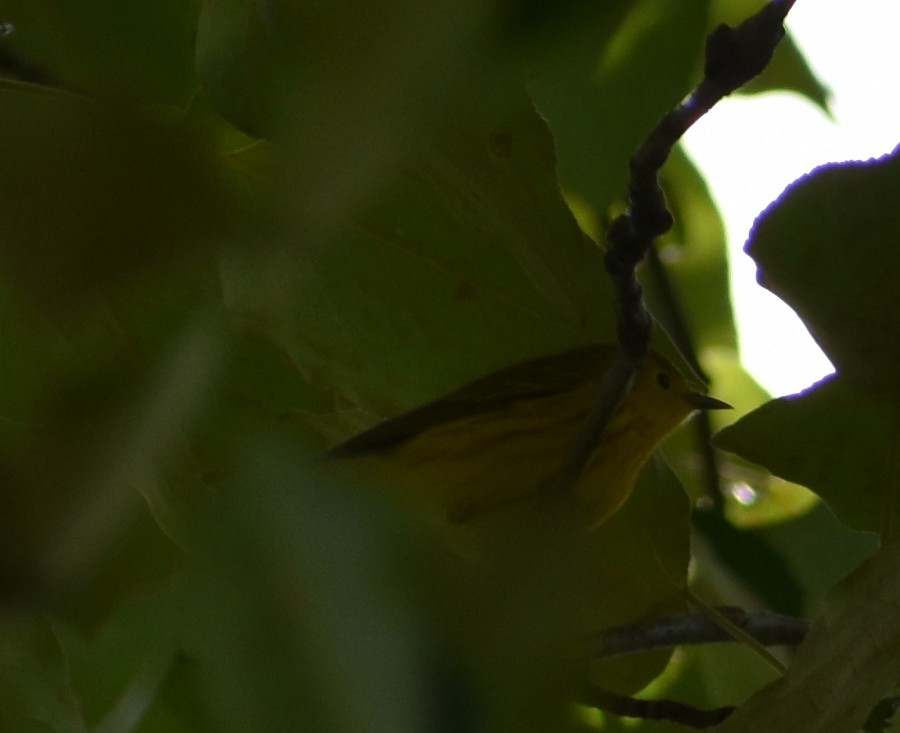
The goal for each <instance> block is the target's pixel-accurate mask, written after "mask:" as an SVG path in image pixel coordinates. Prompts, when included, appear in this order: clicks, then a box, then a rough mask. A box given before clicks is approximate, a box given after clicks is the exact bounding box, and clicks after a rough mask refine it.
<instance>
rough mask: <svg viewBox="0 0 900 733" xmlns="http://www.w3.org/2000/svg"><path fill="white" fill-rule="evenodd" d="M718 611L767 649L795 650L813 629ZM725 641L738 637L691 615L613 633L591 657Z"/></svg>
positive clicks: (797, 621) (795, 621)
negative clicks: (784, 648)
mask: <svg viewBox="0 0 900 733" xmlns="http://www.w3.org/2000/svg"><path fill="white" fill-rule="evenodd" d="M718 611H719V613H720V614H722V615H723V616H725V617H726V618H727V619H728V620H729V621H731V622H732V623H733V624H734V625H735V626H737V627H739V628H741V629H742V630H743V631H745V632H746V633H747V634H749V635H750V636H752V637H753V638H754V639H756V640H757V641H758V642H759V643H760V644H763V645H765V646H778V645H787V646H794V645H796V644H799V643H800V642H801V641H803V639H804V638H805V636H806V632H807V631H808V629H809V622H808V621H807V620H806V619H801V618H795V617H793V616H783V615H782V614H778V613H770V612H769V611H756V612H751V611H745V610H743V609H742V608H735V607H733V606H724V607H721V608H719V609H718ZM722 641H734V637H733V636H732V635H731V634H729V633H728V631H727V630H725V629H723V628H722V627H721V626H720V625H719V624H716V623H715V622H714V621H713V620H712V619H710V618H709V617H708V616H707V615H704V614H690V615H687V616H675V617H672V618H664V619H657V620H655V621H648V622H645V623H638V624H630V625H628V626H620V627H618V628H615V629H611V630H609V631H607V632H605V633H604V634H603V635H602V636H600V637H599V638H598V639H597V640H596V641H595V642H594V644H593V645H592V646H591V648H590V650H589V654H590V656H591V658H592V659H605V658H607V657H616V656H621V655H623V654H634V653H636V652H646V651H652V650H654V649H671V648H673V647H676V646H682V645H684V644H709V643H712V642H722Z"/></svg>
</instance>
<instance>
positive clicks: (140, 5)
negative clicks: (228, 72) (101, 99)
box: [0, 0, 200, 105]
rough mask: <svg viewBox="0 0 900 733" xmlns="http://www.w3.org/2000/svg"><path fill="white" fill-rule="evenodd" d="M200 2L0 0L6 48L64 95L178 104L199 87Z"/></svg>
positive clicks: (165, 0) (196, 0)
mask: <svg viewBox="0 0 900 733" xmlns="http://www.w3.org/2000/svg"><path fill="white" fill-rule="evenodd" d="M199 4H200V3H199V0H131V1H130V2H128V3H120V2H116V0H53V2H40V3H35V2H30V0H3V2H2V3H0V13H2V17H3V20H4V21H6V22H9V23H12V25H13V26H14V28H15V31H14V33H13V35H12V36H11V37H10V38H4V39H3V43H4V44H10V45H11V46H12V47H13V48H14V49H15V50H16V51H18V52H19V53H21V54H23V56H24V57H25V58H26V59H27V60H28V61H29V62H30V63H32V64H34V65H36V66H38V67H40V68H42V69H44V70H45V71H47V72H49V73H50V74H51V75H52V76H54V77H55V78H57V79H59V81H60V82H61V83H63V84H65V85H67V86H68V87H69V88H72V89H79V90H82V91H84V92H87V93H90V94H100V95H103V96H109V95H115V96H118V97H123V96H124V97H126V98H133V99H138V100H139V101H140V102H142V103H145V104H146V103H151V104H175V105H183V104H184V103H186V102H187V100H188V98H189V97H190V95H191V94H192V93H193V92H194V91H195V89H196V87H197V80H196V77H195V74H194V67H193V45H194V35H195V28H196V23H197V10H198V6H199Z"/></svg>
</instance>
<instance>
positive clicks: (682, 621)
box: [581, 606, 809, 728]
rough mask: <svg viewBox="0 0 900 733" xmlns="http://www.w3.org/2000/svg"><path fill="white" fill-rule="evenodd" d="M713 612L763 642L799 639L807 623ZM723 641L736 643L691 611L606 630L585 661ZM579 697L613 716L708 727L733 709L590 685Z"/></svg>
mask: <svg viewBox="0 0 900 733" xmlns="http://www.w3.org/2000/svg"><path fill="white" fill-rule="evenodd" d="M717 610H718V613H719V614H721V615H722V616H725V617H726V618H727V619H728V620H729V621H731V623H733V624H735V625H736V626H738V627H740V628H741V629H742V630H743V631H744V632H746V633H747V634H749V635H750V636H752V637H753V638H754V639H756V640H757V641H758V642H760V643H761V644H764V645H766V646H779V645H790V646H794V645H797V644H799V643H800V642H802V641H803V639H804V638H805V637H806V633H807V631H808V629H809V622H807V621H806V620H805V619H799V618H793V617H791V616H782V615H781V614H777V613H769V612H768V611H760V612H749V611H744V610H743V609H740V608H734V607H730V606H729V607H723V608H719V609H717ZM728 641H735V639H734V637H733V636H731V635H730V634H729V633H728V631H726V630H725V629H723V628H722V627H721V626H720V625H718V624H717V623H715V622H714V621H713V620H712V619H710V618H709V617H708V616H706V615H701V614H696V615H693V614H692V615H688V616H678V617H673V618H666V619H658V620H655V621H650V622H646V623H641V624H631V625H629V626H622V627H619V628H616V629H611V630H609V631H607V632H605V633H604V634H603V635H602V636H600V637H599V638H598V639H597V640H596V641H595V643H594V644H593V645H592V646H591V648H590V649H589V659H590V660H591V661H598V660H600V659H605V658H609V657H616V656H621V655H624V654H634V653H638V652H645V651H652V650H655V649H670V648H673V647H676V646H682V645H686V644H709V643H713V642H728ZM581 701H582V702H583V703H584V704H585V705H589V706H591V707H595V708H598V709H600V710H604V711H605V712H608V713H612V714H614V715H620V716H623V717H627V718H641V719H644V720H668V721H671V722H674V723H679V724H681V725H685V726H688V727H690V728H709V727H711V726H714V725H718V724H719V723H721V722H722V721H723V720H725V718H727V717H728V716H729V715H731V713H732V712H734V710H735V708H734V706H726V707H720V708H713V709H711V710H704V709H702V708H698V707H695V706H693V705H688V704H687V703H683V702H678V701H676V700H643V699H640V698H635V697H629V696H627V695H618V694H616V693H613V692H609V691H608V690H604V689H602V688H600V687H599V686H597V685H590V684H588V685H586V686H585V689H584V690H583V692H582V700H581Z"/></svg>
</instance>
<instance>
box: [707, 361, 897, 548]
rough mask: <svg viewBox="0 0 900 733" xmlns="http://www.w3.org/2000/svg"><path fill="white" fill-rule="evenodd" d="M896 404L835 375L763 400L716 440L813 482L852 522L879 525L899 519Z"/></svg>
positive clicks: (778, 470)
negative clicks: (792, 437) (799, 438)
mask: <svg viewBox="0 0 900 733" xmlns="http://www.w3.org/2000/svg"><path fill="white" fill-rule="evenodd" d="M895 410H896V407H895V406H894V404H893V402H892V398H891V395H890V394H888V393H883V394H881V395H879V394H878V393H876V392H873V391H871V390H860V389H858V388H855V387H854V385H853V383H852V382H851V381H850V380H848V379H842V378H841V377H832V378H828V379H825V380H823V381H822V382H819V383H818V384H817V385H815V386H814V387H812V388H810V389H809V390H806V391H804V392H802V393H801V394H799V395H794V396H792V397H786V398H781V399H778V400H774V401H772V402H769V403H767V404H765V405H763V406H762V407H760V408H759V409H758V410H756V411H755V412H752V413H750V415H748V416H747V417H745V418H743V419H742V420H740V421H739V422H738V423H736V424H735V425H733V426H731V427H729V428H725V430H723V431H722V432H720V433H719V434H718V435H717V436H716V444H717V445H719V446H720V447H722V448H725V449H726V450H731V451H734V452H735V453H738V454H740V455H742V456H744V457H745V458H747V459H748V460H751V461H754V462H755V463H759V464H761V465H764V466H766V467H767V468H768V469H769V470H770V471H772V472H773V473H775V474H777V475H779V476H782V477H784V478H786V479H788V480H790V481H795V482H797V483H800V484H803V485H804V486H808V487H810V488H811V489H813V490H814V491H815V492H816V493H817V494H819V495H820V496H821V497H822V498H823V499H825V501H827V502H828V504H829V506H831V508H832V509H833V510H834V511H835V512H836V513H837V514H838V516H839V517H840V518H841V520H842V521H843V522H845V523H847V524H848V525H850V526H851V527H854V528H856V529H866V530H872V531H882V532H883V531H886V530H887V529H888V528H889V527H891V526H892V525H893V526H895V527H896V526H898V521H900V514H898V512H900V507H898V506H897V503H898V502H897V487H896V478H895V475H894V471H895V469H894V453H895V445H896V437H895V436H896V427H895V421H894V417H893V414H894V412H895ZM776 429H777V431H778V432H777V433H776V434H773V431H775V430H776ZM782 435H797V436H803V440H802V441H791V440H783V439H778V438H777V436H782Z"/></svg>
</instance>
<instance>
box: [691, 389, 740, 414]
mask: <svg viewBox="0 0 900 733" xmlns="http://www.w3.org/2000/svg"><path fill="white" fill-rule="evenodd" d="M685 399H686V400H687V401H688V404H690V406H691V407H693V408H694V409H695V410H732V409H734V408H733V407H732V406H731V405H729V404H728V403H727V402H722V400H717V399H716V398H715V397H710V396H709V395H707V394H702V393H700V392H691V393H690V394H688V395H685Z"/></svg>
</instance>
